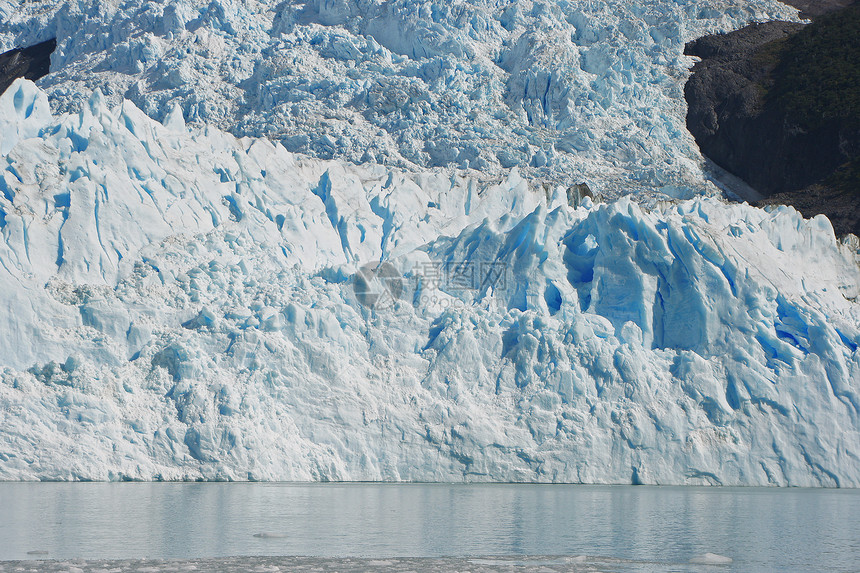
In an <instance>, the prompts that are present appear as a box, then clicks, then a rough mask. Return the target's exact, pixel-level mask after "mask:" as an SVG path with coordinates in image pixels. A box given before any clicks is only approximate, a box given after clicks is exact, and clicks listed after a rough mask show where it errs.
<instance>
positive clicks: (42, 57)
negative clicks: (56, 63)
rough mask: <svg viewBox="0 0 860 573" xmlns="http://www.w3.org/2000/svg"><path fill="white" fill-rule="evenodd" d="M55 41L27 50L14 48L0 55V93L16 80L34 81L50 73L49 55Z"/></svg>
mask: <svg viewBox="0 0 860 573" xmlns="http://www.w3.org/2000/svg"><path fill="white" fill-rule="evenodd" d="M56 47H57V40H56V39H55V38H51V39H50V40H47V41H45V42H41V43H39V44H35V45H33V46H30V47H28V48H15V49H14V50H9V51H8V52H4V53H2V54H0V93H3V92H5V91H6V89H7V88H8V87H9V86H10V85H12V82H14V81H15V80H16V79H18V78H27V79H28V80H31V81H36V80H38V79H39V78H41V77H43V76H45V75H47V74H48V72H49V71H50V67H51V54H52V53H53V51H54V49H55V48H56Z"/></svg>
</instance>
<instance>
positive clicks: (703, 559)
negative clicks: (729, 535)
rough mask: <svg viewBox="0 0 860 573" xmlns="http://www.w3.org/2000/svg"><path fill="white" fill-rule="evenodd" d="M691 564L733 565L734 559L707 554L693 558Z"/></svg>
mask: <svg viewBox="0 0 860 573" xmlns="http://www.w3.org/2000/svg"><path fill="white" fill-rule="evenodd" d="M690 563H694V564H696V565H729V564H731V563H732V558H731V557H726V556H725V555H718V554H716V553H705V554H704V555H698V556H696V557H693V558H692V559H690Z"/></svg>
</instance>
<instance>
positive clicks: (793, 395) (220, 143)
mask: <svg viewBox="0 0 860 573" xmlns="http://www.w3.org/2000/svg"><path fill="white" fill-rule="evenodd" d="M16 98H19V99H20V100H21V103H20V105H18V104H16V103H15V102H16ZM10 100H11V101H10ZM40 102H44V93H43V92H42V91H41V90H39V89H38V88H36V87H35V86H34V85H32V84H31V83H29V82H27V81H25V80H19V81H18V82H17V83H16V84H15V85H14V86H13V89H12V90H10V91H8V92H6V93H5V94H3V96H2V97H0V110H6V111H5V113H4V116H3V121H7V122H9V123H11V124H13V125H18V126H23V125H25V124H26V125H27V126H28V127H26V129H24V128H21V127H19V129H18V131H17V132H16V133H19V134H20V135H19V136H18V137H19V139H18V140H17V142H16V143H15V144H14V146H13V147H12V149H11V150H10V151H9V152H8V153H5V154H3V155H2V158H0V162H2V163H0V166H2V169H3V171H2V177H0V191H2V193H0V234H2V242H0V262H2V265H0V289H2V292H3V293H4V294H3V298H2V300H3V305H2V308H0V337H2V340H0V345H2V348H3V349H4V352H3V354H2V355H0V361H2V367H3V370H2V375H0V428H2V430H0V478H3V479H196V478H205V479H240V480H242V479H281V480H446V481H448V480H452V481H461V480H462V481H473V480H487V481H489V480H500V481H573V482H595V483H680V484H684V483H720V484H726V485H728V484H743V485H759V484H779V485H828V486H834V485H840V486H858V485H860V463H858V459H859V458H858V447H860V431H858V422H860V417H858V407H860V396H859V395H858V392H860V351H858V345H860V307H858V305H857V302H856V300H857V296H858V294H860V269H858V265H857V260H856V256H857V247H858V245H857V244H854V243H851V241H848V242H846V243H845V244H843V243H840V242H838V241H837V240H836V239H835V238H834V236H833V232H832V229H831V228H830V225H829V222H828V221H827V220H826V219H825V218H823V217H817V218H815V219H812V220H808V221H807V220H804V219H803V218H802V217H801V216H800V215H799V214H798V213H797V212H795V211H794V210H792V209H790V208H780V209H774V210H770V211H763V210H759V209H754V208H751V207H749V206H746V205H737V204H735V205H727V204H724V203H723V202H721V201H719V200H716V199H708V198H704V199H695V200H689V201H683V202H678V203H665V204H663V205H661V206H658V207H657V208H655V209H653V210H650V211H645V210H643V209H642V208H640V207H639V206H637V205H636V204H635V203H632V202H630V201H628V200H622V201H619V202H616V203H611V204H599V205H593V204H592V203H591V201H590V200H588V199H585V200H584V201H583V202H582V204H580V205H576V204H574V205H571V204H569V201H568V196H567V193H566V188H565V187H551V186H550V187H545V186H543V185H534V184H529V183H528V182H527V181H526V180H524V179H523V178H521V177H520V176H519V174H518V173H517V172H516V171H515V170H514V171H511V172H507V173H505V174H504V176H503V177H499V178H498V180H497V181H496V182H495V183H492V184H491V183H487V182H478V181H475V180H472V179H468V178H464V177H457V176H453V175H451V174H450V173H449V172H445V171H415V172H405V171H401V170H397V169H390V168H384V167H380V166H372V165H368V166H351V165H349V164H346V163H342V162H336V161H322V160H318V159H309V158H306V157H302V156H298V155H294V154H292V153H290V152H288V151H287V150H286V149H285V148H284V147H283V146H281V145H280V144H273V143H270V142H269V141H267V140H264V139H251V138H246V139H236V138H235V137H234V136H232V135H229V134H227V133H224V132H222V131H219V130H218V129H215V128H212V127H207V128H195V127H188V126H186V125H185V122H184V119H183V117H182V114H181V111H180V110H179V109H178V108H175V109H174V110H173V111H171V113H169V114H168V115H167V117H166V118H165V120H164V122H163V123H159V122H156V121H154V120H152V119H150V118H149V117H147V116H146V114H144V113H143V112H141V111H140V110H139V109H138V108H137V107H136V106H135V105H134V104H132V103H131V102H129V101H124V102H123V103H122V104H120V105H117V106H114V107H111V106H109V105H108V104H106V102H105V99H104V97H103V96H102V95H101V93H100V92H96V93H95V94H94V95H92V96H91V97H90V99H89V100H88V101H87V102H86V104H85V105H83V106H82V109H81V110H80V112H78V113H74V114H68V115H62V116H57V117H51V116H50V115H47V114H41V113H40V114H34V113H31V114H30V115H29V116H28V115H27V113H26V110H27V109H33V110H36V109H41V107H40V106H42V105H43V103H40ZM9 110H13V111H11V112H10V111H9ZM22 110H23V111H22ZM33 118H37V119H33ZM28 122H30V123H28ZM4 133H5V132H4ZM32 135H36V137H32ZM4 137H5V136H4ZM4 141H6V140H5V139H4ZM382 261H384V262H385V263H386V267H385V268H393V269H395V270H396V275H395V276H393V277H392V276H387V275H386V276H382V275H378V276H377V279H379V278H380V277H381V279H384V280H382V281H381V282H382V283H383V286H388V287H392V285H394V286H396V287H397V288H389V289H388V290H381V291H379V290H378V291H376V292H381V293H382V294H383V295H385V294H386V293H387V294H388V295H390V296H388V298H387V299H386V298H385V297H378V298H373V297H368V295H367V292H368V290H367V288H366V287H367V286H368V285H367V284H366V279H367V280H370V279H373V276H368V273H370V275H373V272H372V269H373V268H374V267H375V265H378V264H379V263H380V262H382ZM367 264H370V265H371V267H367V266H365V265H367ZM388 265H390V267H388ZM370 283H371V284H370V285H369V286H371V287H373V288H378V287H379V283H380V280H377V281H376V282H374V281H373V280H370ZM374 285H375V286H374Z"/></svg>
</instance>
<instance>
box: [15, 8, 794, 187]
mask: <svg viewBox="0 0 860 573" xmlns="http://www.w3.org/2000/svg"><path fill="white" fill-rule="evenodd" d="M796 14H797V12H796V10H794V9H793V8H790V7H788V6H786V5H785V4H781V3H779V2H776V1H775V0H755V1H749V0H649V1H647V2H645V1H642V2H630V1H627V0H611V1H605V0H561V1H557V2H544V1H541V0H517V1H516V2H508V1H504V2H502V1H498V0H464V1H457V2H454V3H451V2H448V1H428V0H385V1H383V0H308V1H306V2H291V1H282V2H271V1H270V2H262V1H260V0H248V1H241V2H240V1H237V0H158V1H150V0H146V1H144V0H130V1H123V2H119V1H117V0H76V1H71V2H56V1H54V0H35V1H28V2H22V1H15V0H2V1H0V49H9V48H12V47H14V46H16V45H29V44H32V43H35V42H37V41H40V40H45V39H48V38H49V37H53V36H56V37H57V41H58V46H57V50H56V52H55V53H54V54H53V56H52V62H51V66H52V67H51V69H52V73H51V74H50V75H49V76H48V77H46V78H44V79H43V80H41V85H42V86H43V87H44V88H45V90H46V91H47V93H48V94H49V96H50V99H51V102H52V105H53V107H54V111H55V112H65V111H75V112H76V111H78V110H79V109H80V108H81V107H82V106H83V105H84V104H85V102H86V101H87V99H88V98H89V94H90V93H92V92H93V91H94V90H95V89H101V90H102V91H103V92H104V93H105V94H106V96H107V99H108V101H109V102H110V103H111V105H117V104H119V103H120V101H121V100H122V98H126V99H129V100H131V101H132V102H134V103H135V104H136V105H137V106H138V107H139V108H140V109H142V110H143V111H144V112H146V113H147V114H148V115H150V116H151V117H154V118H155V119H158V120H162V119H163V118H164V117H166V116H167V114H168V113H169V112H170V109H171V106H173V105H174V104H178V105H180V106H181V108H182V111H183V113H184V114H185V117H186V118H187V119H188V120H190V121H192V122H194V123H196V124H198V125H203V124H209V125H214V126H217V127H219V128H220V129H225V130H228V131H231V132H232V133H234V134H236V135H249V136H267V137H270V138H274V139H278V140H280V141H281V142H282V143H283V145H285V146H286V148H287V149H288V150H290V151H298V152H303V153H308V154H311V155H314V156H316V157H320V158H325V159H329V158H340V159H344V160H348V161H350V162H353V163H360V162H377V163H382V164H385V165H390V166H400V167H404V168H410V169H414V168H418V167H436V166H453V167H458V168H463V169H465V168H469V169H472V170H473V171H474V174H473V175H474V176H476V177H478V176H488V177H490V178H492V177H496V176H497V175H498V174H500V173H503V172H505V171H506V170H508V169H509V168H511V167H514V166H517V167H519V168H520V170H521V172H522V173H523V175H525V176H528V177H529V178H530V179H532V178H539V179H542V180H546V181H549V182H551V183H564V184H570V183H579V182H581V181H588V182H589V183H590V184H591V185H593V186H594V187H595V188H596V189H597V190H599V191H600V193H602V194H604V195H606V196H613V197H614V196H618V195H619V194H626V193H630V192H633V191H636V192H638V193H640V194H642V193H645V194H655V195H660V194H668V195H670V196H676V197H678V196H680V197H691V196H692V195H693V192H694V191H703V190H707V189H709V186H708V185H707V184H706V183H705V180H704V178H703V176H702V169H701V156H700V155H699V151H698V149H697V147H696V145H695V142H694V140H693V138H692V136H691V135H690V134H689V133H688V132H687V130H686V128H685V123H684V115H685V107H686V106H685V103H684V99H683V84H684V82H685V81H686V77H687V75H688V68H690V67H691V65H692V61H693V60H692V59H691V58H688V57H686V56H684V55H683V47H684V43H685V42H687V41H690V40H692V39H694V38H697V37H699V36H702V35H704V34H707V33H714V32H719V31H728V30H732V29H735V28H739V27H741V26H743V25H745V24H747V23H749V22H752V21H763V20H770V19H774V18H783V19H796V18H797V15H796Z"/></svg>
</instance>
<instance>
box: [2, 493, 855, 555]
mask: <svg viewBox="0 0 860 573" xmlns="http://www.w3.org/2000/svg"><path fill="white" fill-rule="evenodd" d="M0 514H2V517H0V559H2V560H9V559H26V558H28V555H27V552H32V551H47V552H48V556H50V557H51V558H91V559H95V558H115V559H126V558H143V557H150V558H160V559H164V558H195V557H216V556H227V555H313V556H331V557H337V556H365V557H385V556H415V557H419V556H426V557H438V556H467V555H578V554H588V555H601V556H606V557H617V558H623V559H635V560H644V561H652V562H678V563H684V562H686V561H688V560H689V559H690V558H691V557H693V556H695V555H701V554H704V553H706V552H711V553H717V554H721V555H729V556H731V557H733V558H734V559H735V562H736V564H737V567H739V569H738V570H743V568H744V567H749V568H753V569H758V568H763V567H767V566H773V565H775V564H782V567H777V569H780V568H782V569H794V570H803V569H806V570H819V571H821V570H827V569H833V570H839V569H843V570H844V569H853V568H856V567H857V565H858V563H860V541H858V534H857V533H856V532H857V531H860V492H857V491H851V490H798V489H793V490H776V489H758V488H747V489H735V488H677V487H631V486H616V487H613V486H558V485H554V486H541V485H470V486H465V485H438V484H437V485H430V484H409V485H392V484H389V485H380V484H312V485H310V484H259V483H258V484H213V483H187V484H175V483H155V484H153V483H126V484H103V483H89V484H80V483H79V484H64V483H2V484H0ZM254 534H263V535H258V536H256V537H255V536H254ZM30 557H31V558H32V555H31V556H30Z"/></svg>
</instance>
